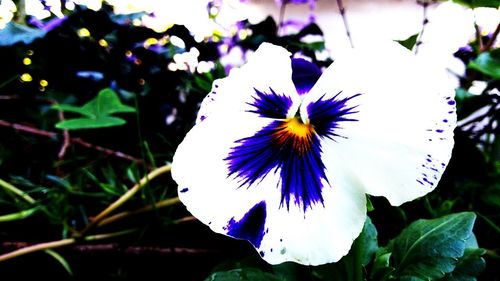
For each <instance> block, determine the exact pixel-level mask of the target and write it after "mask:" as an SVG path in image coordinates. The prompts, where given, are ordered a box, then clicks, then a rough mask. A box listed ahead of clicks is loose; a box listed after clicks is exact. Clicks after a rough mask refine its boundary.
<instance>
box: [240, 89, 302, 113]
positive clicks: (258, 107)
mask: <svg viewBox="0 0 500 281" xmlns="http://www.w3.org/2000/svg"><path fill="white" fill-rule="evenodd" d="M254 90H255V96H254V97H253V98H254V100H253V102H252V103H249V105H251V106H252V107H253V109H252V110H249V112H253V113H256V114H259V116H261V117H266V118H274V119H284V118H286V115H287V113H288V110H289V109H290V107H291V106H292V99H291V98H290V97H285V96H280V95H278V94H277V93H276V92H274V90H273V89H271V88H270V89H269V91H270V93H266V92H261V91H259V90H257V89H254Z"/></svg>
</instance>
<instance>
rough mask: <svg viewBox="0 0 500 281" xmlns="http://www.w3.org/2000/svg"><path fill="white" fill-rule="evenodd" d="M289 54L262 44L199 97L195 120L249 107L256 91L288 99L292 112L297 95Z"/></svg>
mask: <svg viewBox="0 0 500 281" xmlns="http://www.w3.org/2000/svg"><path fill="white" fill-rule="evenodd" d="M291 77H292V65H291V60H290V53H289V52H288V51H286V50H285V49H283V48H281V47H278V46H275V45H272V44H268V43H264V44H262V45H261V46H260V47H259V48H258V49H257V51H255V53H253V54H252V56H250V58H249V59H248V62H247V63H246V64H245V65H244V66H242V67H240V68H238V69H233V70H232V71H231V73H230V74H229V76H228V77H226V78H223V79H219V80H216V81H215V82H214V83H213V86H212V90H211V92H210V93H209V94H208V95H207V96H206V97H205V99H204V100H203V102H202V104H201V107H200V110H199V112H198V118H197V123H199V122H200V121H203V120H204V119H205V118H207V117H208V116H211V115H213V114H224V115H231V114H233V113H235V112H244V111H247V110H249V105H248V104H249V103H252V102H253V99H252V97H254V95H255V93H256V91H259V92H262V93H268V94H271V92H274V93H275V94H277V95H281V96H285V97H287V98H290V99H291V101H292V102H293V104H294V109H293V110H292V111H296V110H297V108H298V106H299V104H300V97H299V95H298V93H297V91H296V90H295V87H294V84H293V82H292V80H291Z"/></svg>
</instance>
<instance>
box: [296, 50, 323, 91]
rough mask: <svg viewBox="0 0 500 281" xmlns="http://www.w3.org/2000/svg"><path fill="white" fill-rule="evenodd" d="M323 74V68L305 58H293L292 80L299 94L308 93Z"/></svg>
mask: <svg viewBox="0 0 500 281" xmlns="http://www.w3.org/2000/svg"><path fill="white" fill-rule="evenodd" d="M320 76H321V69H319V67H317V66H316V65H315V64H314V63H312V62H309V61H307V60H305V59H301V58H294V59H292V81H293V84H294V85H295V89H296V90H297V93H299V95H303V94H307V93H308V92H309V90H311V88H312V87H313V86H314V84H316V81H318V79H319V77H320Z"/></svg>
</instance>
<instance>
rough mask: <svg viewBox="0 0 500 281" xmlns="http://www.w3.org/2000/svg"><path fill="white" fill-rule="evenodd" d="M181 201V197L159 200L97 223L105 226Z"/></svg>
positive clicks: (98, 225)
mask: <svg viewBox="0 0 500 281" xmlns="http://www.w3.org/2000/svg"><path fill="white" fill-rule="evenodd" d="M180 202H181V201H180V200H179V197H175V198H169V199H165V200H162V201H159V202H157V203H156V204H153V205H148V206H145V207H142V208H140V209H137V210H133V211H125V212H121V213H118V214H115V215H113V216H110V217H107V218H105V219H103V220H101V221H100V222H99V223H98V224H97V227H100V226H104V225H107V224H110V223H113V222H116V221H119V220H122V219H124V218H128V217H130V216H135V215H139V214H142V213H145V212H149V211H151V210H154V209H160V208H164V207H168V206H172V205H175V204H178V203H180Z"/></svg>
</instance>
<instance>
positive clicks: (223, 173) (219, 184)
mask: <svg viewBox="0 0 500 281" xmlns="http://www.w3.org/2000/svg"><path fill="white" fill-rule="evenodd" d="M251 115H253V114H250V113H247V114H241V115H240V116H238V115H236V116H233V117H232V118H225V117H223V116H218V115H214V116H211V117H210V118H207V119H206V120H205V121H203V122H201V123H199V124H197V125H196V126H195V127H194V128H193V129H191V131H190V132H189V133H188V134H187V136H186V137H185V139H184V140H183V141H182V143H181V144H180V145H179V146H178V148H177V151H176V152H175V155H174V159H173V162H172V178H173V179H174V180H175V181H176V182H177V184H178V185H179V198H180V199H181V201H182V202H183V203H184V205H186V207H187V209H188V210H189V211H190V212H191V213H192V214H193V215H194V216H195V217H196V218H198V220H200V221H201V222H203V223H204V224H206V225H209V226H210V228H212V229H213V230H214V231H215V232H219V233H223V232H225V231H224V230H223V227H226V226H227V223H228V222H229V220H230V219H231V217H233V216H234V217H236V218H238V217H241V216H243V215H244V214H245V213H246V212H247V211H248V210H249V209H250V208H251V207H252V206H254V205H255V204H256V203H258V202H260V200H262V198H264V197H265V194H263V191H265V190H266V189H265V188H249V189H247V188H239V186H240V184H239V183H238V182H237V181H236V180H230V179H229V178H228V175H229V171H228V167H227V163H226V162H225V161H224V159H225V158H226V157H227V156H228V155H229V152H230V149H231V148H232V147H234V146H235V141H236V140H239V139H242V138H245V137H249V136H252V135H254V134H255V133H256V132H257V131H258V130H260V129H261V128H263V127H264V126H266V125H268V124H269V123H270V122H271V120H269V119H265V118H252V116H251ZM249 119H250V120H251V122H248V120H249ZM273 190H274V189H273Z"/></svg>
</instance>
